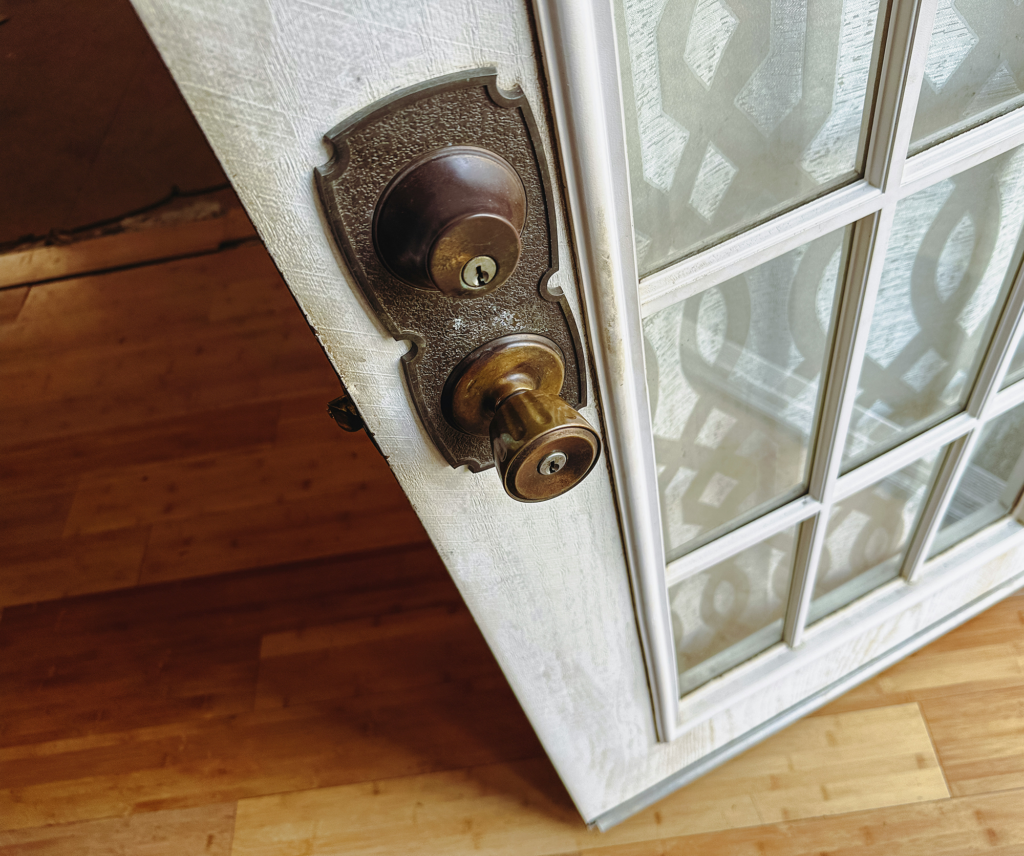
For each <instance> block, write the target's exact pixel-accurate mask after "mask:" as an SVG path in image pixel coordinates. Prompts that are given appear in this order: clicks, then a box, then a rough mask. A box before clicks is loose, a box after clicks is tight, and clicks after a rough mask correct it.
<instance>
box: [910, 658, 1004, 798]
mask: <svg viewBox="0 0 1024 856" xmlns="http://www.w3.org/2000/svg"><path fill="white" fill-rule="evenodd" d="M1018 662H1019V661H1018ZM921 707H922V710H923V712H924V714H925V717H926V719H927V721H928V726H929V728H930V729H931V732H932V738H933V739H934V740H935V748H936V750H937V751H938V753H939V758H940V760H941V762H942V768H943V769H944V770H945V771H946V776H947V778H948V779H949V788H950V791H952V792H953V793H954V794H957V795H966V794H979V793H987V792H990V791H998V790H1007V789H1010V788H1024V684H1020V685H1018V686H1012V687H1006V688H1005V689H998V690H988V691H986V692H976V693H961V694H958V695H955V696H949V697H946V698H938V699H932V700H930V701H926V702H922V704H921ZM1021 810H1022V813H1024V802H1022V803H1021Z"/></svg>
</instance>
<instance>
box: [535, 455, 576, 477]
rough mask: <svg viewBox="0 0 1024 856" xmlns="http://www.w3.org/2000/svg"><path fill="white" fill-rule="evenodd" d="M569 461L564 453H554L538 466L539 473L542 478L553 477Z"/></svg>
mask: <svg viewBox="0 0 1024 856" xmlns="http://www.w3.org/2000/svg"><path fill="white" fill-rule="evenodd" d="M568 460H569V459H568V458H566V457H565V454H564V453H563V452H552V453H551V454H550V455H547V456H545V458H544V460H542V461H541V462H540V464H539V465H538V466H537V472H539V473H540V474H541V475H542V476H553V475H554V474H555V473H557V472H558V471H559V470H560V469H562V467H564V466H565V464H566V462H567V461H568Z"/></svg>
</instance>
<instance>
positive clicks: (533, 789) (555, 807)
mask: <svg viewBox="0 0 1024 856" xmlns="http://www.w3.org/2000/svg"><path fill="white" fill-rule="evenodd" d="M294 641H297V640H294ZM947 795H948V793H947V791H946V787H945V784H944V782H943V781H942V776H941V773H940V772H939V770H938V764H937V762H936V760H935V756H934V753H933V752H932V748H931V743H930V742H929V740H928V734H927V731H926V730H925V728H924V723H923V722H922V720H921V717H920V714H919V713H918V711H917V706H916V705H903V706H899V707H892V708H884V709H881V710H877V711H866V712H852V713H848V714H840V715H837V716H835V717H824V718H818V719H812V720H804V721H802V722H799V723H797V724H796V725H793V726H791V727H790V728H788V729H786V731H784V732H782V733H781V734H779V735H776V737H774V738H772V739H771V740H769V741H768V742H767V743H765V744H763V745H762V746H760V747H757V748H755V749H753V750H751V751H750V752H748V753H746V754H745V755H743V756H741V757H739V758H736V759H734V760H733V761H731V762H730V763H729V764H726V765H725V766H724V767H722V768H720V769H719V770H717V771H715V772H713V773H711V774H710V775H708V776H706V777H705V778H703V779H701V780H699V781H697V782H695V783H694V784H692V785H689V786H688V787H686V788H684V789H682V790H680V791H677V792H676V793H675V794H673V795H671V796H669V797H667V798H666V799H664V800H662V801H661V802H660V803H659V804H658V805H657V806H655V807H653V808H651V809H647V810H646V811H644V812H641V813H640V814H639V815H636V816H634V817H632V818H630V819H629V820H627V821H625V822H624V823H622V824H621V825H620V826H617V827H615V828H613V829H612V830H611V831H609V832H607V833H604V834H600V833H597V832H592V831H588V830H587V829H586V828H585V827H584V825H583V823H582V822H581V821H580V820H579V817H578V816H577V815H576V814H575V813H574V812H573V811H572V810H571V808H570V806H568V805H567V804H566V803H565V800H564V797H560V796H559V789H558V787H557V780H556V779H555V778H554V773H553V771H552V770H551V768H550V765H549V764H548V763H547V762H546V761H543V760H539V759H538V760H537V761H528V762H522V763H513V764H497V765H493V766H489V767H485V768H476V769H471V770H459V771H455V772H444V773H434V774H429V775H423V776H413V777H406V778H402V779H392V780H389V781H382V780H380V779H377V780H375V781H372V782H364V783H361V784H358V785H351V786H346V787H338V788H323V787H321V788H319V789H317V790H312V791H307V792H305V793H291V794H283V795H275V796H269V797H264V798H260V799H247V800H243V801H241V802H240V803H239V806H238V813H237V819H236V825H235V845H234V852H235V856H279V854H282V853H298V852H302V853H325V854H326V853H340V852H344V853H348V854H360V853H367V854H369V853H410V854H412V853H444V854H451V856H457V854H462V853H466V854H469V853H489V854H509V856H512V854H515V856H524V855H525V854H545V853H563V852H573V851H576V850H584V849H586V848H588V847H598V846H609V845H613V844H618V843H635V842H646V843H647V844H646V846H647V847H648V848H650V843H651V842H655V841H658V840H660V839H664V838H670V837H672V836H677V835H683V834H692V833H694V832H697V831H709V830H716V829H728V828H733V827H741V826H757V825H759V824H761V823H763V822H765V821H766V820H774V819H777V818H779V817H783V816H784V817H789V818H794V817H804V816H818V815H824V814H832V813H838V812H850V811H856V810H861V809H865V808H874V807H880V806H888V805H896V804H903V803H908V802H915V801H924V800H932V799H941V798H945V797H946V796H947ZM636 852H638V853H640V852H644V853H650V852H652V849H642V848H641V849H638V850H636ZM694 852H704V851H694ZM708 852H711V851H708ZM723 852H728V851H723Z"/></svg>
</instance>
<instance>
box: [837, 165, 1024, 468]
mask: <svg viewBox="0 0 1024 856" xmlns="http://www.w3.org/2000/svg"><path fill="white" fill-rule="evenodd" d="M1022 225H1024V149H1015V150H1013V151H1010V152H1007V153H1006V154H1005V155H1001V156H999V157H997V158H993V159H992V160H990V161H987V162H986V163H983V164H981V165H980V166H977V167H974V169H971V170H968V171H967V172H963V173H960V174H959V175H957V176H955V177H954V178H951V179H946V180H944V181H940V182H938V183H937V184H933V185H932V186H931V187H927V188H925V189H924V190H920V191H918V192H917V193H915V194H914V195H913V196H910V197H908V198H907V199H904V200H902V201H901V202H900V203H899V204H898V205H897V207H896V217H895V220H894V222H893V227H892V235H891V237H890V239H889V247H888V250H887V252H886V256H885V264H884V267H883V269H882V280H881V285H880V287H879V291H878V299H877V302H876V303H875V312H874V317H873V318H872V320H871V331H870V333H869V336H868V344H867V354H866V356H865V359H864V367H863V370H862V371H861V377H860V390H859V393H858V396H857V402H856V407H855V412H854V414H853V420H852V422H851V425H850V433H849V436H848V437H847V443H846V449H845V451H844V453H843V467H844V469H850V468H851V467H853V466H855V465H856V464H858V463H860V462H862V461H865V460H867V459H869V458H871V457H874V456H875V455H877V454H879V453H880V452H882V451H885V450H886V449H889V448H891V447H893V446H895V445H897V444H898V443H900V442H902V441H903V440H906V439H907V438H909V437H911V436H913V435H914V434H917V433H919V432H920V431H922V430H924V429H925V428H927V427H929V426H931V425H933V424H935V423H936V422H938V421H940V420H941V419H943V418H945V417H946V416H949V415H951V414H954V413H956V412H957V411H959V410H961V409H962V408H963V406H964V403H965V402H966V400H967V396H968V395H969V393H970V391H971V385H972V383H973V382H974V378H975V375H976V374H977V371H978V367H979V364H980V362H981V359H982V357H983V356H984V350H985V347H986V346H987V344H988V341H989V339H990V337H991V333H992V328H993V326H994V324H995V320H996V316H997V315H998V309H999V307H1000V306H1001V305H1002V303H1003V298H1004V296H1005V293H1006V290H1007V289H1008V287H1009V283H1010V280H1011V279H1012V276H1013V273H1014V271H1015V270H1016V267H1017V264H1018V261H1019V256H1020V252H1019V250H1018V247H1017V243H1018V239H1019V237H1020V233H1021V226H1022Z"/></svg>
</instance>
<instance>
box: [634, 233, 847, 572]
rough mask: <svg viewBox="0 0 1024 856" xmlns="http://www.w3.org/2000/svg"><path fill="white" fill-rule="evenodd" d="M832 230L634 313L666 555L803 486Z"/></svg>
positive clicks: (833, 249)
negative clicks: (639, 322) (655, 308)
mask: <svg viewBox="0 0 1024 856" xmlns="http://www.w3.org/2000/svg"><path fill="white" fill-rule="evenodd" d="M843 235H844V232H843V231H838V232H833V233H832V234H829V235H825V236H824V237H822V238H818V239H817V240H815V241H813V242H811V243H810V244H805V245H804V246H802V247H798V248H797V249H795V250H793V251H791V252H789V253H787V254H786V255H784V256H781V257H780V258H777V259H773V260H772V261H770V262H767V263H765V264H763V265H761V266H760V267H757V268H755V269H754V270H751V271H748V272H747V273H745V274H742V275H740V276H737V277H735V278H733V279H731V280H729V281H728V282H726V283H724V284H723V285H721V286H718V287H716V288H711V289H709V290H707V291H705V292H702V293H701V294H698V295H696V296H694V297H691V298H689V299H687V300H684V301H682V302H680V303H677V304H676V305H674V306H670V307H668V308H667V309H663V310H662V311H660V312H657V313H655V314H654V315H652V316H651V317H650V318H648V319H647V320H646V321H645V322H644V336H645V339H646V343H647V385H648V389H649V391H650V397H651V412H652V413H653V414H654V425H653V427H654V442H655V457H656V459H657V464H658V488H659V495H660V498H661V516H662V522H663V527H662V528H663V531H664V536H665V550H666V552H667V554H668V557H669V559H673V558H675V557H677V556H679V555H681V554H682V553H683V552H685V550H687V549H692V548H693V547H695V546H697V545H698V544H700V543H703V542H705V541H708V540H710V539H711V538H712V537H714V536H715V535H717V534H720V533H721V532H723V531H725V529H727V528H734V527H735V526H737V525H739V524H740V523H743V522H745V521H747V520H751V519H753V518H754V517H756V516H757V515H758V514H760V513H763V512H764V511H765V510H767V509H768V508H770V507H773V506H777V505H780V504H781V503H782V502H784V501H786V500H787V499H790V498H793V497H795V496H799V495H800V494H801V493H803V491H804V484H805V480H806V478H807V467H808V451H809V447H810V441H811V436H812V433H813V428H814V425H815V416H816V413H817V408H818V398H819V395H818V393H819V388H820V385H821V371H822V367H823V365H824V363H825V359H826V356H827V353H828V342H829V330H830V329H831V326H832V307H833V303H834V302H835V300H834V297H835V293H836V285H837V282H838V280H839V271H840V269H841V260H842V255H843V243H844V242H843Z"/></svg>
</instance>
